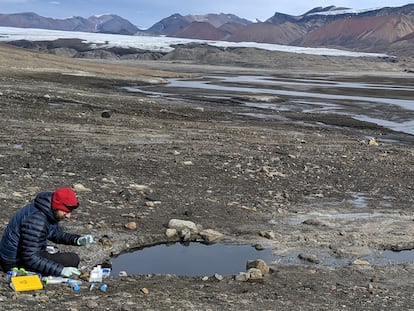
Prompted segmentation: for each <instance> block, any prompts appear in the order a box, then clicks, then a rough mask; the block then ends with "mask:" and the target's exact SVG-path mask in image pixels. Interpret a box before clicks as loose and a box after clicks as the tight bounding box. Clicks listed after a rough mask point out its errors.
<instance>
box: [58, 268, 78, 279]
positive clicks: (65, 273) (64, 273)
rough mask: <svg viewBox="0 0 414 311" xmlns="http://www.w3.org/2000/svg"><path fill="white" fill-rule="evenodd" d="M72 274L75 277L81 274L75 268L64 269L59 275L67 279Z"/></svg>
mask: <svg viewBox="0 0 414 311" xmlns="http://www.w3.org/2000/svg"><path fill="white" fill-rule="evenodd" d="M74 274H75V275H80V274H81V272H80V270H78V269H77V268H75V267H64V268H63V270H62V272H61V273H60V275H61V276H64V277H67V278H69V277H71V276H72V275H74Z"/></svg>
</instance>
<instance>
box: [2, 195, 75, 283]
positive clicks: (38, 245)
mask: <svg viewBox="0 0 414 311" xmlns="http://www.w3.org/2000/svg"><path fill="white" fill-rule="evenodd" d="M51 198H52V192H41V193H39V194H38V195H37V196H36V198H35V199H34V201H33V202H32V203H30V204H28V205H26V206H25V207H23V208H22V209H21V210H19V211H18V212H17V213H16V214H14V216H13V217H12V219H11V220H10V222H9V224H8V225H7V228H6V230H5V231H4V233H3V238H2V240H1V242H0V256H1V260H2V261H3V263H6V264H11V265H13V266H16V267H25V268H26V269H28V270H30V271H36V272H39V273H41V274H43V275H55V276H59V275H60V274H61V272H62V269H63V268H64V266H63V265H61V264H59V263H56V262H54V261H52V260H49V259H46V258H44V257H41V256H40V252H41V251H45V250H46V246H47V241H48V240H50V241H52V242H54V243H58V244H67V245H76V240H77V239H78V238H79V237H80V235H77V234H71V233H66V232H64V231H62V230H61V228H60V227H59V226H58V220H57V219H56V217H55V215H54V213H53V210H52V207H51Z"/></svg>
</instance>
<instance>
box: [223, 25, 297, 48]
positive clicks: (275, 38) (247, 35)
mask: <svg viewBox="0 0 414 311" xmlns="http://www.w3.org/2000/svg"><path fill="white" fill-rule="evenodd" d="M304 33H305V32H304V30H303V28H302V27H300V26H299V25H296V24H293V23H290V22H286V23H285V24H283V25H274V24H271V23H255V24H250V25H247V26H244V27H243V28H241V29H239V31H237V32H236V33H234V34H233V35H231V36H229V37H228V38H227V40H228V41H234V42H242V41H251V42H259V43H274V44H290V43H291V42H292V41H294V40H296V39H299V38H301V36H302V35H304Z"/></svg>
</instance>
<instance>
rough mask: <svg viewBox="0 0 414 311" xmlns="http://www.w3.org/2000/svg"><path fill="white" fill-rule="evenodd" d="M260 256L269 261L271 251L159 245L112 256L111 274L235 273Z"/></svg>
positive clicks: (213, 245) (272, 258) (202, 274)
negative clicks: (122, 272)
mask: <svg viewBox="0 0 414 311" xmlns="http://www.w3.org/2000/svg"><path fill="white" fill-rule="evenodd" d="M256 259H262V260H264V261H265V262H266V263H267V264H270V263H271V262H272V261H273V260H274V257H273V256H272V253H271V251H270V250H266V249H265V250H260V251H258V250H256V249H255V248H254V247H253V246H251V245H225V244H212V245H205V244H201V243H190V244H188V245H183V244H181V243H175V244H170V245H168V244H160V245H156V246H151V247H146V248H142V249H139V250H136V251H134V252H129V253H123V254H121V255H119V256H117V257H113V258H112V259H111V261H112V273H113V275H115V276H117V275H118V274H119V272H120V271H125V272H126V273H127V274H128V275H137V274H141V275H143V274H173V275H179V276H210V275H214V274H216V273H217V274H221V275H236V274H238V273H239V272H245V271H246V263H247V261H248V260H256Z"/></svg>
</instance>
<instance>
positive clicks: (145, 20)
mask: <svg viewBox="0 0 414 311" xmlns="http://www.w3.org/2000/svg"><path fill="white" fill-rule="evenodd" d="M409 3H410V2H409V1H402V0H310V1H309V0H50V1H49V0H0V13H21V12H34V13H37V14H39V15H42V16H45V17H52V18H67V17H71V16H82V17H85V18H87V17H90V16H92V15H100V14H107V13H111V14H117V15H119V16H121V17H123V18H126V19H128V20H129V21H130V22H132V23H133V24H134V25H136V26H137V27H138V28H141V29H145V28H148V27H150V26H152V25H153V24H155V23H156V22H158V21H160V20H161V19H163V18H165V17H168V16H170V15H172V14H175V13H179V14H181V15H187V14H207V13H232V14H235V15H237V16H239V17H242V18H246V19H249V20H256V19H258V20H261V21H264V20H266V19H268V18H270V17H272V16H273V15H274V13H275V12H279V13H286V14H290V15H301V14H303V13H305V12H307V11H309V10H311V9H313V8H315V7H319V6H322V7H326V6H330V5H335V6H337V7H348V8H352V9H369V8H378V7H379V6H380V7H384V6H403V5H406V4H409ZM411 3H414V2H411Z"/></svg>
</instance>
